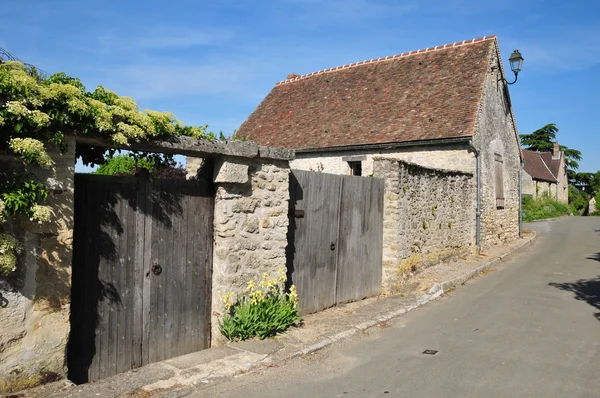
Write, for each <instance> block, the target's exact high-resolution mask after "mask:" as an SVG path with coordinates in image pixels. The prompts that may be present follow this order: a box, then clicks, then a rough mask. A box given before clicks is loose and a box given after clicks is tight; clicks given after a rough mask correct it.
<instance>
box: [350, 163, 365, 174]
mask: <svg viewBox="0 0 600 398" xmlns="http://www.w3.org/2000/svg"><path fill="white" fill-rule="evenodd" d="M348 166H350V175H353V176H361V175H362V162H348Z"/></svg>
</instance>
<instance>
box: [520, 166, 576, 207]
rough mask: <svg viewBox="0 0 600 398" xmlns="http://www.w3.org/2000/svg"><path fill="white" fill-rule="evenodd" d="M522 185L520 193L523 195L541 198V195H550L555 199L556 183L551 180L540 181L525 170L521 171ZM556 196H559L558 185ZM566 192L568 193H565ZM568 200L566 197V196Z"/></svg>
mask: <svg viewBox="0 0 600 398" xmlns="http://www.w3.org/2000/svg"><path fill="white" fill-rule="evenodd" d="M522 179H523V182H522V184H523V186H522V194H523V196H531V197H532V198H534V199H537V198H542V197H550V198H552V199H556V198H557V197H556V193H557V192H556V191H557V185H556V183H553V182H548V181H540V180H535V179H533V178H532V177H531V176H530V175H529V174H527V172H525V171H523V176H522ZM558 191H559V192H558V193H559V195H558V198H559V199H560V198H561V194H560V187H559V188H558ZM567 194H568V193H567ZM567 200H568V197H567Z"/></svg>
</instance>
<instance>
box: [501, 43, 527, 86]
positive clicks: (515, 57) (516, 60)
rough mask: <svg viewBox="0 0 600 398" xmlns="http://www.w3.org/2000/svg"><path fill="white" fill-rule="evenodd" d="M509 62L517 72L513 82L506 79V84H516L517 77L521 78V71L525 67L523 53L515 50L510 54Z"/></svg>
mask: <svg viewBox="0 0 600 398" xmlns="http://www.w3.org/2000/svg"><path fill="white" fill-rule="evenodd" d="M508 62H509V63H510V69H511V70H512V71H513V73H514V74H515V80H514V81H512V82H508V81H506V80H505V81H506V84H515V83H516V82H517V79H518V78H519V72H520V71H521V68H522V67H523V57H522V56H521V53H520V52H519V50H515V51H514V52H513V53H512V54H511V55H510V58H508Z"/></svg>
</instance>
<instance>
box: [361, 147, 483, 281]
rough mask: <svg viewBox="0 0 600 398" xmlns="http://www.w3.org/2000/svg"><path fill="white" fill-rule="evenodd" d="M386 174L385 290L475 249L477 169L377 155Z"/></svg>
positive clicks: (377, 170) (379, 173) (377, 169)
mask: <svg viewBox="0 0 600 398" xmlns="http://www.w3.org/2000/svg"><path fill="white" fill-rule="evenodd" d="M373 174H374V176H375V177H378V178H385V196H384V218H383V277H382V280H383V282H382V283H383V286H382V287H383V290H384V292H392V291H394V290H396V289H397V288H399V285H400V284H401V283H402V281H403V278H404V277H405V276H408V275H410V274H411V273H412V272H414V271H416V269H418V268H420V267H423V266H428V265H432V264H435V263H438V262H439V261H440V260H442V259H445V258H448V257H452V256H456V255H459V254H465V253H470V252H472V251H473V250H474V247H475V210H474V209H475V203H474V201H475V186H474V184H475V180H474V178H473V174H472V173H468V172H462V171H456V170H443V169H434V168H427V167H423V166H419V165H416V164H412V163H408V162H405V161H402V160H393V159H387V158H375V162H374V173H373Z"/></svg>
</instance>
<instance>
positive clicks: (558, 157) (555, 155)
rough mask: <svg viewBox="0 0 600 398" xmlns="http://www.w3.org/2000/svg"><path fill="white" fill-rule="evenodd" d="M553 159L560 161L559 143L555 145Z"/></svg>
mask: <svg viewBox="0 0 600 398" xmlns="http://www.w3.org/2000/svg"><path fill="white" fill-rule="evenodd" d="M552 159H560V145H558V141H556V142H555V143H554V150H553V151H552Z"/></svg>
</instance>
